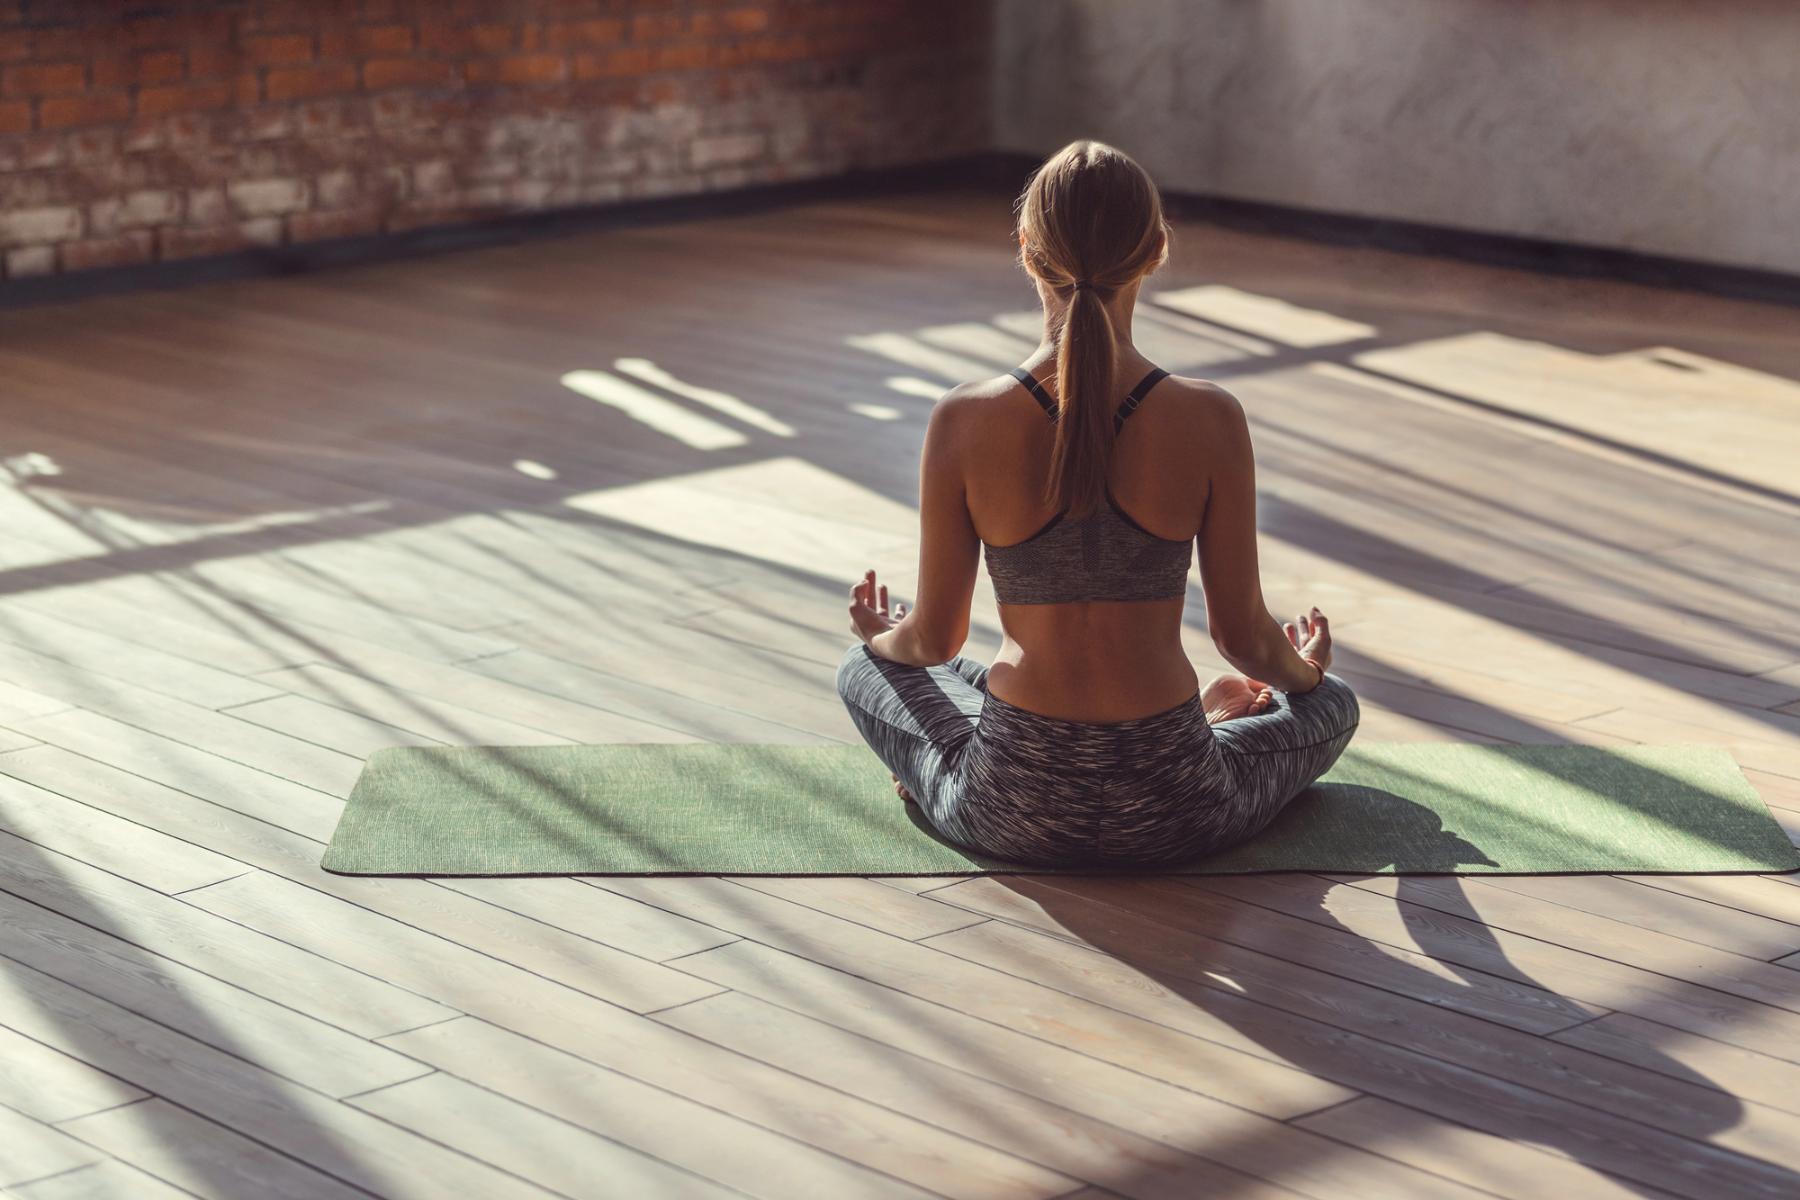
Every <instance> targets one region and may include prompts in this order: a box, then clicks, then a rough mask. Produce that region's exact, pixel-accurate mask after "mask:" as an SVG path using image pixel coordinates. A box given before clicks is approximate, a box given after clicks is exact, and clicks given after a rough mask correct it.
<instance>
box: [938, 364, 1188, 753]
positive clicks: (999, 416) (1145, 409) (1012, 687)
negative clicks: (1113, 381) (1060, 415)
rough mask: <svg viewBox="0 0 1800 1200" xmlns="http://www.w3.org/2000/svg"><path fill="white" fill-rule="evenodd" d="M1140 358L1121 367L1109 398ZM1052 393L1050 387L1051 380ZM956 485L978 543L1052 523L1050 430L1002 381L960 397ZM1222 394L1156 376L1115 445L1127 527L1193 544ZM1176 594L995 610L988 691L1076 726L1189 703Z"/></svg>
mask: <svg viewBox="0 0 1800 1200" xmlns="http://www.w3.org/2000/svg"><path fill="white" fill-rule="evenodd" d="M1150 365H1151V364H1150V363H1149V362H1148V361H1147V360H1145V359H1143V358H1141V357H1138V356H1133V357H1131V358H1129V359H1127V360H1125V361H1124V362H1122V363H1121V364H1120V367H1119V370H1118V382H1117V386H1116V388H1115V389H1114V393H1115V394H1116V395H1117V396H1121V397H1122V396H1124V395H1125V394H1126V391H1127V390H1128V389H1129V388H1130V387H1131V386H1132V384H1133V383H1135V382H1136V381H1137V380H1138V379H1139V378H1141V377H1142V376H1143V374H1144V372H1145V371H1146V370H1147V369H1148V368H1149V367H1150ZM1052 386H1053V384H1052ZM965 394H966V395H968V396H969V399H970V400H971V401H973V403H970V404H969V406H968V412H967V417H966V423H965V424H964V426H963V429H964V431H965V435H966V438H967V440H966V441H965V442H964V444H963V447H962V449H963V453H962V455H961V457H962V461H963V462H964V464H965V477H964V488H965V495H966V497H967V503H968V507H969V516H970V518H971V520H972V521H973V523H974V526H975V531H976V533H977V534H978V535H980V537H981V539H982V541H984V542H987V543H990V544H992V545H1009V544H1012V543H1015V542H1020V541H1022V540H1024V539H1026V538H1029V537H1031V536H1032V534H1033V533H1034V532H1035V531H1037V530H1040V529H1042V528H1043V526H1044V525H1045V523H1046V522H1047V521H1049V520H1050V518H1051V517H1052V516H1054V515H1055V513H1054V511H1053V510H1052V509H1051V508H1050V507H1049V506H1047V505H1046V504H1044V503H1043V501H1042V499H1041V497H1042V495H1043V492H1044V487H1045V483H1046V481H1047V478H1048V473H1049V468H1050V452H1051V447H1052V444H1053V442H1054V440H1055V427H1054V426H1053V425H1052V424H1051V423H1050V422H1049V421H1047V420H1046V419H1045V417H1044V413H1043V412H1042V411H1041V410H1040V408H1039V406H1038V404H1037V402H1036V401H1035V400H1033V399H1032V397H1031V395H1030V393H1029V392H1027V391H1026V389H1025V388H1024V387H1023V386H1022V385H1021V384H1020V383H1018V382H1017V381H1016V380H1014V379H1013V378H1011V377H1010V376H1001V377H1000V378H998V379H995V380H991V381H988V382H986V383H983V384H980V385H971V386H970V387H969V388H968V389H967V390H966V392H965ZM1221 396H1222V393H1221V392H1220V391H1219V390H1218V389H1217V388H1215V387H1213V386H1212V385H1210V384H1207V383H1204V382H1202V381H1199V380H1192V379H1184V378H1180V377H1178V376H1169V377H1167V378H1165V379H1163V380H1161V381H1160V382H1159V383H1157V384H1156V386H1155V387H1153V388H1152V389H1151V391H1150V392H1149V394H1148V396H1147V397H1146V398H1145V399H1144V401H1143V403H1142V404H1141V405H1140V407H1139V408H1138V409H1137V411H1136V412H1135V413H1133V414H1132V417H1131V420H1130V421H1129V422H1127V423H1126V425H1125V426H1124V427H1123V429H1122V430H1121V432H1120V433H1119V436H1118V440H1117V441H1116V442H1115V443H1114V446H1113V451H1112V456H1111V460H1110V463H1109V467H1108V472H1107V474H1108V479H1109V483H1110V488H1111V491H1112V495H1113V498H1114V499H1115V500H1116V502H1117V504H1118V505H1119V507H1120V508H1122V509H1123V510H1124V512H1125V513H1126V514H1127V515H1128V516H1129V517H1130V519H1131V520H1133V521H1135V522H1136V523H1137V524H1139V525H1141V526H1142V527H1143V528H1144V529H1146V530H1148V531H1149V532H1150V533H1152V534H1154V535H1156V536H1157V537H1161V538H1169V539H1176V540H1181V541H1186V542H1189V543H1190V544H1191V543H1192V542H1193V540H1194V539H1195V537H1196V536H1197V535H1198V534H1199V532H1200V529H1201V525H1202V522H1203V520H1204V518H1205V515H1206V505H1207V499H1208V495H1209V491H1210V486H1209V485H1210V481H1211V479H1212V477H1213V473H1214V466H1215V464H1213V463H1212V462H1210V461H1209V457H1208V455H1209V452H1210V451H1211V450H1212V448H1213V447H1214V446H1216V445H1217V443H1218V439H1217V438H1213V437H1210V436H1209V432H1210V431H1211V430H1212V429H1213V428H1215V427H1216V426H1217V425H1218V423H1219V421H1220V408H1221V405H1220V397H1221ZM1184 607H1185V598H1184V597H1176V598H1173V599H1168V600H1129V601H1118V600H1097V601H1078V602H1071V603H1057V604H1000V605H999V606H998V608H999V614H1000V626H1001V629H1002V631H1003V632H1004V633H1005V635H1006V640H1005V642H1004V643H1003V644H1002V646H1001V648H1000V652H999V654H998V656H997V657H996V658H995V660H994V662H993V665H992V670H991V673H990V675H989V677H988V688H989V690H990V691H991V692H992V693H993V694H994V695H996V696H998V697H999V698H1000V699H1002V700H1005V701H1007V702H1008V703H1011V704H1015V705H1017V706H1018V707H1020V708H1024V709H1029V710H1031V711H1033V712H1038V713H1042V714H1044V715H1046V716H1052V717H1062V718H1065V719H1068V720H1076V721H1102V722H1103V721H1124V720H1130V719H1132V718H1134V717H1141V716H1147V715H1149V714H1151V713H1156V712H1162V711H1164V710H1166V709H1169V708H1172V707H1174V706H1175V705H1177V704H1180V703H1182V702H1183V701H1185V700H1187V699H1188V698H1189V697H1191V696H1192V695H1193V694H1194V693H1195V691H1196V690H1197V689H1198V687H1199V678H1198V676H1197V675H1196V674H1195V672H1194V668H1193V665H1192V664H1191V663H1190V662H1189V661H1188V658H1187V655H1186V652H1185V651H1184V650H1183V648H1182V642H1181V628H1182V614H1183V609H1184Z"/></svg>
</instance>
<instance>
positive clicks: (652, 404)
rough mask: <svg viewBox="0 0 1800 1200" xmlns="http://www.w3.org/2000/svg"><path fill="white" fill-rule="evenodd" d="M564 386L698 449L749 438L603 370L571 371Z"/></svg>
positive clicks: (721, 447)
mask: <svg viewBox="0 0 1800 1200" xmlns="http://www.w3.org/2000/svg"><path fill="white" fill-rule="evenodd" d="M562 385H563V386H564V387H566V388H568V389H569V390H570V391H572V392H577V393H579V394H581V395H583V396H586V397H587V398H588V399H590V400H597V401H599V402H600V403H601V404H604V405H606V406H607V407H608V408H613V409H617V410H618V411H619V412H622V413H624V414H625V415H626V416H628V417H630V418H631V419H632V420H634V421H637V422H638V423H639V424H641V425H646V426H648V427H650V428H651V429H654V430H656V431H657V432H658V433H661V434H665V435H667V436H669V437H672V438H674V439H675V440H676V441H678V442H684V443H686V444H687V445H689V446H692V447H693V448H694V449H696V450H724V449H727V448H729V447H732V446H742V445H744V444H745V443H746V442H748V441H749V440H750V439H749V438H747V437H745V436H744V435H743V434H741V433H739V432H738V431H737V430H735V429H730V428H727V427H726V426H724V425H721V424H719V423H718V422H717V421H714V420H711V419H709V418H707V417H703V416H701V415H700V414H699V413H696V412H689V411H688V410H687V409H685V408H683V407H682V406H681V405H679V404H676V403H674V402H673V401H671V400H665V399H664V398H663V397H661V396H658V395H657V394H656V393H655V392H651V391H647V390H645V389H644V388H641V387H638V386H637V385H636V384H634V383H628V382H626V381H625V380H623V379H620V378H618V377H617V376H614V375H608V374H607V373H606V372H604V371H570V372H568V373H567V374H566V375H564V376H563V377H562Z"/></svg>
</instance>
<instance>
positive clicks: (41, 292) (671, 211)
mask: <svg viewBox="0 0 1800 1200" xmlns="http://www.w3.org/2000/svg"><path fill="white" fill-rule="evenodd" d="M1007 175H1008V164H1005V163H1002V162H998V161H996V160H995V159H994V157H993V156H992V155H991V154H988V153H985V152H983V153H976V154H968V155H960V156H957V157H953V158H946V159H939V160H934V161H931V162H925V163H912V164H904V165H899V166H891V167H867V168H856V169H853V170H849V171H845V172H842V173H841V174H837V175H828V176H819V177H815V178H808V179H795V180H786V181H783V182H780V183H769V184H757V185H753V186H750V187H744V188H732V189H729V190H724V191H716V192H691V193H686V194H683V195H677V196H657V197H651V198H648V199H642V200H624V201H614V202H612V203H607V204H594V205H586V206H582V207H578V208H559V209H548V210H544V211H537V212H526V213H508V214H505V215H501V216H495V217H489V218H483V219H480V220H475V221H466V222H461V223H457V224H450V225H433V226H428V227H425V228H420V229H413V230H407V231H405V232H402V233H373V234H360V235H357V236H355V237H347V238H330V239H323V240H320V241H316V242H299V243H295V244H293V245H284V246H268V247H258V248H253V249H248V250H239V251H233V252H231V253H229V254H218V255H209V256H207V257H203V258H189V259H178V260H175V261H172V262H153V263H141V264H137V265H133V266H126V267H103V268H97V269H95V270H91V271H76V272H73V273H70V274H67V275H43V276H37V277H33V278H27V279H13V280H7V281H6V282H4V283H0V309H4V308H17V307H24V306H28V305H39V304H58V303H64V302H67V301H72V300H82V299H87V298H89V297H93V296H102V295H113V294H117V293H121V292H137V291H151V290H163V289H169V288H180V287H189V286H193V285H195V284H204V283H217V282H221V281H225V280H239V279H257V278H263V277H268V276H275V275H297V274H302V273H305V272H310V271H318V270H323V269H326V268H330V267H343V266H355V265H361V264H364V263H375V262H385V261H390V260H394V259H402V258H414V257H418V256H420V255H430V254H442V253H446V252H450V251H456V250H473V249H479V248H482V247H487V246H500V245H507V244H511V243H516V242H524V241H533V240H537V239H540V238H555V237H566V236H568V235H570V234H577V233H591V232H595V231H599V230H606V229H623V228H629V227H633V226H641V225H658V224H664V223H670V222H677V221H695V220H704V219H706V218H710V217H724V216H740V215H744V214H747V213H753V212H761V211H766V210H769V209H775V208H781V207H784V206H787V205H791V204H800V203H805V202H808V201H813V200H822V199H852V198H858V197H864V196H874V195H887V194H893V193H901V192H907V191H929V190H933V189H938V188H944V187H950V186H957V185H963V186H967V185H969V184H970V183H974V184H977V185H985V186H995V187H998V186H1002V185H1004V184H1005V182H1006V181H1007Z"/></svg>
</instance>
